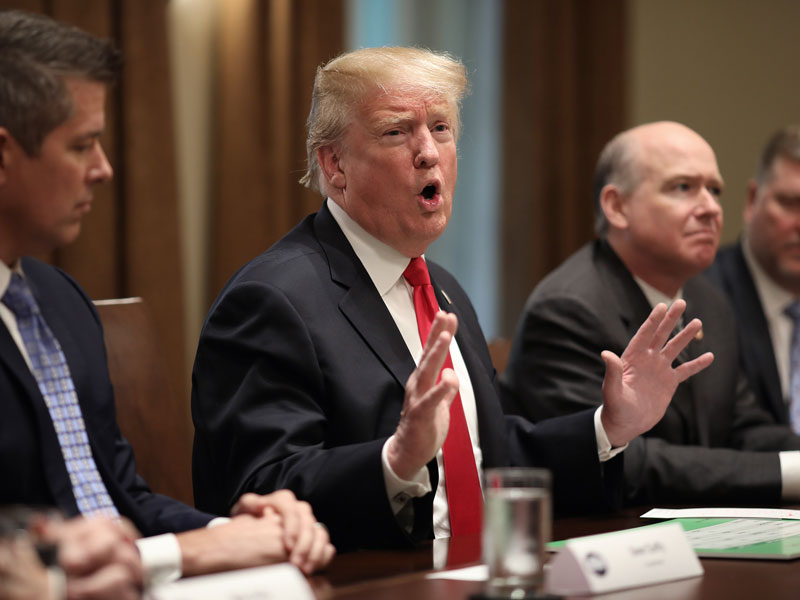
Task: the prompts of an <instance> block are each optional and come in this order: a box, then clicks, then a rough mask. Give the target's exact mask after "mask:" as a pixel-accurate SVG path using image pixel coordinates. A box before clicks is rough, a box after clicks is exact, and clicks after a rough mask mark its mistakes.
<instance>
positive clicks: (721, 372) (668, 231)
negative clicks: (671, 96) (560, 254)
mask: <svg viewBox="0 0 800 600" xmlns="http://www.w3.org/2000/svg"><path fill="white" fill-rule="evenodd" d="M722 186H723V182H722V177H721V175H720V173H719V169H718V167H717V160H716V157H715V155H714V151H713V150H712V149H711V146H709V144H708V143H707V142H706V141H705V140H704V139H703V138H702V137H701V136H700V135H699V134H697V133H696V132H695V131H693V130H691V129H689V128H688V127H686V126H684V125H681V124H679V123H674V122H657V123H649V124H645V125H640V126H638V127H634V128H633V129H630V130H628V131H625V132H622V133H621V134H619V135H618V136H616V137H615V138H614V139H613V140H611V141H610V142H609V143H608V144H607V146H606V147H605V148H604V150H603V151H602V153H601V155H600V158H599V160H598V164H597V168H596V172H595V186H594V189H595V207H596V219H595V224H596V233H597V236H598V239H597V240H595V241H594V242H591V243H589V244H587V245H586V246H584V247H583V248H582V249H580V250H579V251H578V252H577V253H575V254H574V255H573V256H571V257H570V258H568V259H567V260H566V261H565V262H564V263H563V264H562V265H561V266H559V267H558V268H557V269H556V270H555V271H553V272H552V273H550V274H549V275H548V276H547V277H546V278H545V279H543V280H542V282H541V283H539V285H537V286H536V289H534V291H533V293H532V294H531V296H530V298H529V299H528V302H527V304H526V306H525V310H524V312H523V315H522V317H521V319H520V322H519V324H518V326H517V331H516V335H515V338H514V342H513V345H512V349H511V356H510V359H509V366H508V369H507V371H506V373H505V374H504V376H503V379H502V387H503V390H504V392H505V396H504V399H505V401H506V403H507V404H506V408H507V410H509V411H510V412H515V413H519V414H523V415H525V416H527V417H528V418H529V419H531V420H532V421H535V422H543V423H547V420H548V419H551V418H553V417H556V416H561V415H566V414H570V413H573V412H576V411H579V410H582V409H585V408H586V407H591V406H597V405H598V404H600V402H601V397H602V396H601V394H602V378H603V372H604V365H603V363H602V362H601V361H600V360H599V359H598V357H597V353H598V351H599V349H600V348H608V349H610V350H611V351H618V350H619V349H621V348H623V347H624V346H625V344H627V343H628V341H629V340H630V339H631V336H632V335H633V334H634V332H635V331H636V329H637V328H638V327H639V325H640V324H641V322H642V321H643V320H644V319H645V318H646V317H647V315H648V313H649V312H650V310H651V307H652V306H653V305H656V304H657V303H660V302H664V303H667V304H670V303H673V302H676V301H681V300H683V301H685V302H686V316H685V318H689V317H697V318H700V319H701V320H702V322H703V328H702V330H701V331H700V332H698V334H697V335H696V337H695V339H693V340H692V341H691V342H690V343H689V344H688V346H687V347H686V349H685V351H684V352H683V353H682V354H681V355H680V356H679V357H678V363H679V364H680V363H682V362H685V361H687V360H691V359H693V358H694V357H696V356H698V355H701V354H702V353H704V352H709V351H710V352H713V353H714V357H715V358H714V364H713V365H711V367H709V368H708V369H707V370H705V371H704V372H702V373H699V374H698V375H697V376H696V377H693V378H692V379H691V380H690V381H687V382H684V383H682V384H680V385H679V386H678V388H677V390H676V392H675V395H674V397H673V399H672V402H671V404H670V406H669V408H668V409H667V411H666V413H665V415H664V417H663V419H661V421H660V422H659V423H657V424H655V426H654V427H653V428H652V429H651V430H650V431H648V432H646V433H644V434H643V435H642V436H639V437H637V438H636V439H634V440H632V441H631V443H630V445H629V447H628V449H627V450H626V451H625V455H626V458H625V488H626V489H625V499H626V501H627V502H629V503H632V504H643V503H647V504H649V503H653V502H731V503H741V502H771V503H775V502H778V501H780V500H781V499H783V500H785V501H790V500H796V499H798V498H800V463H798V457H800V453H798V452H797V450H798V449H800V438H798V437H797V436H796V435H794V434H793V433H792V432H791V431H790V430H789V428H787V427H786V426H785V425H779V424H776V423H775V421H774V420H773V419H772V418H771V416H770V415H769V414H768V413H766V412H765V411H764V410H762V409H761V407H760V406H759V405H758V402H757V400H756V398H755V397H754V396H753V394H752V392H751V391H750V390H749V389H748V388H747V385H746V382H745V380H744V378H743V377H742V375H741V373H740V370H739V366H738V353H737V339H736V324H735V321H734V319H733V315H732V314H731V311H730V309H729V307H728V305H727V303H726V302H725V299H724V298H723V297H722V296H721V295H720V294H719V293H718V292H717V291H716V290H715V289H714V288H713V286H711V285H710V284H709V283H708V282H707V281H705V280H704V279H703V278H702V277H697V275H698V274H700V273H701V272H702V271H703V270H704V269H706V268H707V267H708V266H709V265H710V264H711V262H712V261H713V260H714V254H715V252H716V249H717V245H718V243H719V238H720V232H721V229H722V209H721V207H720V205H719V197H720V194H721V192H722Z"/></svg>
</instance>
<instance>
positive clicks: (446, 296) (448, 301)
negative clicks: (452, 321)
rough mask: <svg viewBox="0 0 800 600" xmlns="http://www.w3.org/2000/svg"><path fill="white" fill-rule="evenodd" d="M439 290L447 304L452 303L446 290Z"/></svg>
mask: <svg viewBox="0 0 800 600" xmlns="http://www.w3.org/2000/svg"><path fill="white" fill-rule="evenodd" d="M439 291H440V292H442V296H444V299H445V300H447V303H448V304H452V303H453V301H452V300H450V296H448V295H447V292H445V291H444V290H439Z"/></svg>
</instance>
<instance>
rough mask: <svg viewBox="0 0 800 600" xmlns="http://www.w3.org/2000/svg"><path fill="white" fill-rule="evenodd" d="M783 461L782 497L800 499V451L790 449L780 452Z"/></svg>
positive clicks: (794, 500) (788, 499)
mask: <svg viewBox="0 0 800 600" xmlns="http://www.w3.org/2000/svg"><path fill="white" fill-rule="evenodd" d="M778 458H779V459H780V462H781V499H782V500H784V501H791V502H796V501H798V500H800V451H798V450H788V451H784V452H779V453H778Z"/></svg>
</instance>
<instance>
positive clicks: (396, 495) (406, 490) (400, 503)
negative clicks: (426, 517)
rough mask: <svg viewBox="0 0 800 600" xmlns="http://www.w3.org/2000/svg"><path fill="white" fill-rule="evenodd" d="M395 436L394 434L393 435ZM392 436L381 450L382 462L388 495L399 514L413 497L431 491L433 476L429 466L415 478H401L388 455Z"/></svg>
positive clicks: (393, 507) (393, 510)
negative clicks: (387, 450) (430, 473)
mask: <svg viewBox="0 0 800 600" xmlns="http://www.w3.org/2000/svg"><path fill="white" fill-rule="evenodd" d="M392 437H394V436H392ZM392 437H390V438H389V439H388V440H386V443H385V444H384V445H383V449H382V450H381V464H382V466H383V481H384V483H385V484H386V495H387V496H388V498H389V503H390V504H391V506H392V512H394V514H395V515H397V514H398V513H399V512H400V511H401V510H402V509H403V508H404V507H405V506H406V505H407V504H408V501H409V500H411V499H412V498H419V497H421V496H424V495H425V494H427V493H428V492H430V491H431V478H430V475H429V474H428V469H427V467H423V468H422V469H420V470H419V471H418V472H417V474H416V475H414V479H412V480H411V481H406V480H404V479H400V478H399V477H398V476H397V474H395V472H394V471H393V470H392V467H390V466H389V460H388V459H387V457H386V447H387V446H388V445H389V441H390V440H391V439H392Z"/></svg>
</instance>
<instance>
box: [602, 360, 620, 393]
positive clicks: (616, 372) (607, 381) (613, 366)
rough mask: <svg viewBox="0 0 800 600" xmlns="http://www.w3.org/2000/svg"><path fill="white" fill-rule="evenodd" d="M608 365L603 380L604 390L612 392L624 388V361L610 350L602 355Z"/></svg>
mask: <svg viewBox="0 0 800 600" xmlns="http://www.w3.org/2000/svg"><path fill="white" fill-rule="evenodd" d="M600 357H601V358H602V359H603V362H604V363H606V376H605V378H604V379H603V390H604V391H606V392H611V391H612V390H618V389H620V388H621V387H622V359H621V358H620V357H619V356H617V355H616V354H614V353H613V352H611V351H609V350H603V352H601V353H600Z"/></svg>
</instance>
